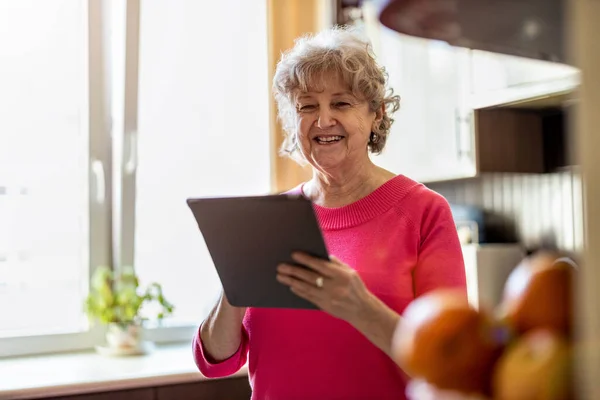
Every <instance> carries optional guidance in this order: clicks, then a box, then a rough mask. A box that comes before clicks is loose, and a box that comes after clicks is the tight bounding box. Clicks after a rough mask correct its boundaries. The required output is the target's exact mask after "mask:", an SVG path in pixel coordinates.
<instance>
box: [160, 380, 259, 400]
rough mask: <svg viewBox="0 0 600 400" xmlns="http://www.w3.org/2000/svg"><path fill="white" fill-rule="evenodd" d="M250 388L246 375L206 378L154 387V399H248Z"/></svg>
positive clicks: (250, 393) (250, 392)
mask: <svg viewBox="0 0 600 400" xmlns="http://www.w3.org/2000/svg"><path fill="white" fill-rule="evenodd" d="M251 396H252V390H251V389H250V384H249V382H248V378H247V377H243V378H226V379H215V380H206V381H202V382H196V383H185V384H180V385H172V386H160V387H158V388H156V400H173V399H178V400H204V399H212V400H248V399H249V398H250V397H251Z"/></svg>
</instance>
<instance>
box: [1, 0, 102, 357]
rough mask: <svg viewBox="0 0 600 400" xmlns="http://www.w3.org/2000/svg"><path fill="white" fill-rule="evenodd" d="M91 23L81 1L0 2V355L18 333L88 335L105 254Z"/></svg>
mask: <svg viewBox="0 0 600 400" xmlns="http://www.w3.org/2000/svg"><path fill="white" fill-rule="evenodd" d="M34 10H35V11H34ZM88 21H89V20H88V9H87V7H86V3H85V2H81V1H77V0H48V1H44V2H39V1H35V0H26V1H13V0H0V88H1V90H0V315H1V320H0V321H1V322H0V355H5V354H11V353H12V352H14V351H18V350H17V349H16V347H15V343H16V342H15V341H14V340H10V339H14V338H18V337H33V336H40V335H46V336H47V335H59V336H57V337H60V338H62V339H63V340H64V339H66V338H69V339H70V340H71V341H72V345H73V346H74V347H77V346H81V345H82V344H83V343H84V342H85V335H83V336H82V335H78V334H80V333H82V332H87V331H88V327H87V323H86V320H85V318H83V317H84V316H83V315H82V313H81V303H82V301H83V299H84V296H85V295H86V293H87V284H86V282H87V279H88V275H89V265H90V260H96V261H98V260H100V258H101V256H100V254H102V253H105V251H106V248H105V247H103V246H104V245H105V243H102V241H96V242H95V244H96V246H95V247H94V250H92V248H91V246H90V243H91V241H92V240H93V239H94V238H95V236H94V235H92V234H91V232H92V230H94V229H95V233H96V236H97V235H102V233H103V232H102V229H103V228H102V225H101V224H98V225H97V224H96V223H97V222H99V221H100V219H101V218H102V213H103V211H105V209H106V206H105V204H102V202H100V203H94V204H92V203H91V202H94V199H92V198H91V196H90V193H91V191H90V185H92V184H93V183H95V182H94V180H92V179H90V175H89V174H88V170H89V169H88V165H90V164H91V160H92V159H94V157H96V156H98V154H96V150H95V146H96V144H98V145H100V144H101V143H102V140H103V139H102V138H101V137H98V140H91V138H92V135H91V132H92V129H91V128H92V125H93V124H94V123H95V120H93V119H91V118H90V114H91V113H90V111H94V109H93V107H94V105H93V104H92V102H90V101H89V99H90V98H91V96H92V95H95V96H101V93H99V92H93V91H92V90H90V82H92V81H94V80H95V78H96V76H97V75H95V74H96V71H97V69H95V68H92V69H88V54H89V53H90V52H91V47H90V46H91V45H92V44H93V43H92V42H91V41H88V38H89V36H88V29H89V24H88ZM96 128H98V127H97V126H95V127H94V132H95V133H100V131H99V130H98V129H96ZM98 136H100V135H98ZM92 143H94V144H93V145H92ZM102 161H103V160H102V159H101V158H98V159H96V165H97V166H99V167H100V168H101V166H102ZM96 170H97V172H99V173H100V172H101V171H100V170H99V169H98V167H97V168H96ZM100 178H102V177H101V176H100ZM102 194H103V193H100V192H98V193H95V195H97V196H96V198H98V197H99V196H102ZM60 335H62V336H60ZM64 335H67V336H64ZM69 335H71V336H69ZM82 340H83V341H82ZM26 347H29V348H30V349H31V350H35V349H38V348H39V349H44V348H46V343H45V342H44V341H43V340H41V341H39V340H38V341H37V343H36V344H35V345H32V346H26Z"/></svg>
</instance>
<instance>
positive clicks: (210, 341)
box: [200, 292, 246, 362]
mask: <svg viewBox="0 0 600 400" xmlns="http://www.w3.org/2000/svg"><path fill="white" fill-rule="evenodd" d="M245 315H246V308H245V307H235V306H232V305H231V303H229V301H228V300H227V297H226V296H225V293H224V292H222V293H221V297H220V298H219V301H218V302H217V304H216V305H215V307H214V308H213V309H212V310H211V311H210V313H209V314H208V317H207V318H206V320H204V322H203V323H202V327H201V328H200V337H201V339H202V344H203V346H204V349H205V350H206V351H207V352H208V354H210V356H211V357H212V359H213V361H216V362H218V361H222V360H225V359H227V358H229V357H231V356H232V355H233V354H235V352H236V351H237V350H238V349H239V347H240V344H241V342H242V323H243V321H244V316H245Z"/></svg>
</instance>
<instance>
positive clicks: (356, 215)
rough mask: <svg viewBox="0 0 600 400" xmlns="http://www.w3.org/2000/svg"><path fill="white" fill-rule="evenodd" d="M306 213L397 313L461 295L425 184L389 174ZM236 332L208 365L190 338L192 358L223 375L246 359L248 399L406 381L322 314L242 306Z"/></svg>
mask: <svg viewBox="0 0 600 400" xmlns="http://www.w3.org/2000/svg"><path fill="white" fill-rule="evenodd" d="M292 192H296V193H300V192H301V187H300V186H299V187H297V188H296V189H294V190H292ZM314 209H315V211H316V214H317V218H318V220H319V223H320V226H321V229H322V231H323V235H324V237H325V241H326V244H327V247H328V250H329V252H330V254H333V255H335V256H337V257H338V258H339V259H341V260H342V261H344V262H345V263H347V264H348V265H350V266H351V267H352V268H355V269H356V270H357V271H358V272H359V274H360V276H361V277H362V279H363V280H364V282H365V284H366V286H367V287H368V288H369V290H370V291H371V292H373V293H374V294H375V295H376V296H378V297H379V298H380V299H381V300H382V301H383V302H385V303H386V304H387V305H388V306H389V307H391V308H392V309H394V310H395V311H396V312H398V313H402V311H403V310H404V308H405V307H406V306H407V304H408V303H409V302H410V301H411V300H413V299H414V298H415V297H417V296H419V295H421V294H423V293H425V292H427V291H429V290H431V289H434V288H439V287H448V286H452V287H460V288H465V293H466V284H465V271H464V265H463V258H462V252H461V248H460V244H459V241H458V237H457V233H456V228H455V225H454V222H453V219H452V214H451V212H450V208H449V206H448V203H447V202H446V200H445V199H444V198H443V197H441V196H440V195H438V194H437V193H435V192H433V191H431V190H429V189H427V188H426V187H425V186H423V185H421V184H419V183H416V182H414V181H412V180H410V179H408V178H406V177H404V176H397V177H395V178H393V179H392V180H390V181H388V182H386V183H385V184H384V185H382V186H381V187H379V188H378V189H377V190H375V191H374V192H373V193H371V194H370V195H368V196H366V197H365V198H363V199H361V200H359V201H357V202H355V203H352V204H350V205H348V206H345V207H341V208H324V207H321V206H318V205H315V206H314ZM273 273H275V272H273ZM242 338H243V339H242V344H241V346H240V348H239V349H238V351H237V352H236V353H235V354H234V355H233V356H231V357H230V358H228V359H227V360H224V361H221V362H218V363H213V362H211V361H210V356H209V355H207V354H206V353H205V352H204V349H203V346H202V343H201V340H200V335H199V334H196V337H195V338H194V341H193V352H194V359H195V361H196V364H197V366H198V368H199V369H200V371H201V372H202V373H203V374H204V375H205V376H207V377H210V378H214V377H223V376H227V375H231V374H233V373H235V372H236V371H238V370H239V369H240V368H241V367H242V366H243V365H244V364H245V363H246V361H248V371H249V377H250V384H251V386H252V389H253V394H252V399H260V400H272V399H275V400H294V399H299V400H321V399H323V400H325V399H327V400H334V399H345V400H351V399H378V400H384V399H394V400H399V399H404V398H405V395H404V391H405V385H406V378H405V375H403V373H402V371H401V370H400V369H399V368H398V367H397V366H396V364H395V363H394V362H393V361H392V360H391V359H390V358H389V357H388V356H387V355H386V354H385V353H384V352H382V351H381V350H380V349H378V348H377V347H375V346H374V345H373V344H372V343H371V342H369V341H368V340H367V339H366V338H365V337H364V336H363V335H362V334H361V333H360V332H358V331H357V330H356V329H354V328H353V327H352V326H351V325H350V324H348V323H346V322H345V321H342V320H339V319H336V318H334V317H331V316H329V315H328V314H326V313H324V312H322V311H314V310H288V309H257V308H250V309H248V310H247V312H246V316H245V318H244V323H243V332H242Z"/></svg>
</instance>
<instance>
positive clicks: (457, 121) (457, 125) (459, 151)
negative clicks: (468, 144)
mask: <svg viewBox="0 0 600 400" xmlns="http://www.w3.org/2000/svg"><path fill="white" fill-rule="evenodd" d="M461 123H462V118H461V116H460V111H459V110H458V108H456V109H455V110H454V136H455V140H456V156H457V158H458V159H459V160H460V159H461V158H462V157H463V148H462V135H461Z"/></svg>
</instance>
